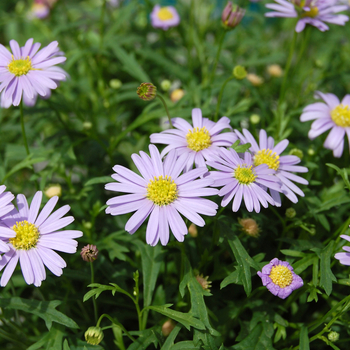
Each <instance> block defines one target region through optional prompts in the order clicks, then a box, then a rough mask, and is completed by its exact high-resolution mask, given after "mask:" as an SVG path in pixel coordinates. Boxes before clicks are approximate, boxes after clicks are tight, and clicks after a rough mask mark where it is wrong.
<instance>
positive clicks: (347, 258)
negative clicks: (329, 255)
mask: <svg viewBox="0 0 350 350" xmlns="http://www.w3.org/2000/svg"><path fill="white" fill-rule="evenodd" d="M340 237H341V238H343V239H345V240H347V241H348V242H350V236H347V235H340ZM343 249H344V250H345V251H346V253H344V252H341V253H337V254H335V255H334V257H335V258H336V259H338V260H339V262H340V263H341V264H342V265H347V266H350V247H348V246H344V247H343Z"/></svg>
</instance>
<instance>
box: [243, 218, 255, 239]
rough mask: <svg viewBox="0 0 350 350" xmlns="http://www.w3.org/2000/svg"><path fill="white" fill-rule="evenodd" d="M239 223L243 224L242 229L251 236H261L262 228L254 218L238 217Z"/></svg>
mask: <svg viewBox="0 0 350 350" xmlns="http://www.w3.org/2000/svg"><path fill="white" fill-rule="evenodd" d="M238 222H239V224H240V225H241V226H242V228H241V229H242V231H243V232H244V233H246V234H247V235H248V236H251V237H259V232H260V228H259V225H258V224H257V222H256V221H255V220H254V219H251V218H246V219H238Z"/></svg>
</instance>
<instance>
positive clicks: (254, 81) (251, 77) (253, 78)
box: [247, 73, 264, 86]
mask: <svg viewBox="0 0 350 350" xmlns="http://www.w3.org/2000/svg"><path fill="white" fill-rule="evenodd" d="M247 79H248V80H249V81H250V82H251V83H252V84H253V85H254V86H260V85H262V84H264V79H263V78H262V77H259V76H258V75H256V74H254V73H249V74H247Z"/></svg>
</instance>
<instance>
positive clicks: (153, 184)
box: [147, 175, 178, 206]
mask: <svg viewBox="0 0 350 350" xmlns="http://www.w3.org/2000/svg"><path fill="white" fill-rule="evenodd" d="M177 192H178V191H177V186H176V184H175V182H174V180H171V176H168V175H166V176H165V177H163V176H162V175H160V176H158V177H154V180H150V181H149V183H148V185H147V198H148V199H149V200H151V201H152V202H153V203H154V204H156V205H159V206H162V205H169V204H170V203H172V202H174V201H175V199H176V198H177Z"/></svg>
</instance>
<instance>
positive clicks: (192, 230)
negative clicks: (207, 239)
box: [188, 224, 198, 238]
mask: <svg viewBox="0 0 350 350" xmlns="http://www.w3.org/2000/svg"><path fill="white" fill-rule="evenodd" d="M188 233H189V234H190V236H191V237H193V238H196V237H197V236H198V230H197V226H196V225H195V224H191V225H190V227H189V228H188Z"/></svg>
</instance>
